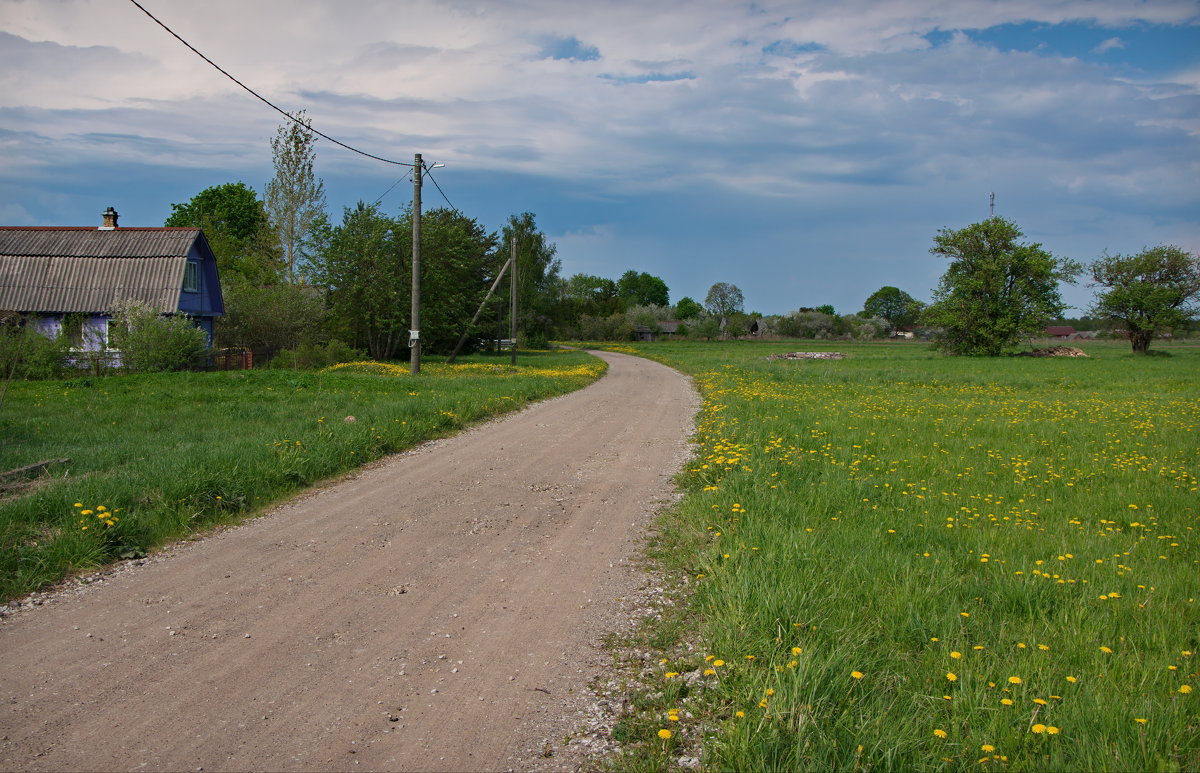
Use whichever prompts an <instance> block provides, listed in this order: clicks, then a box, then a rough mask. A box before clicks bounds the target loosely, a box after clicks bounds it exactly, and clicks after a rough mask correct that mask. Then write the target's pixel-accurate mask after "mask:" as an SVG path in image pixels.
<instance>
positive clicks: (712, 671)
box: [704, 668, 717, 676]
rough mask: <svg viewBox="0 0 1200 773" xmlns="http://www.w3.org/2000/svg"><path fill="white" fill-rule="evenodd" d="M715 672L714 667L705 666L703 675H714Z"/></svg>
mask: <svg viewBox="0 0 1200 773" xmlns="http://www.w3.org/2000/svg"><path fill="white" fill-rule="evenodd" d="M716 673H717V672H716V669H712V668H706V669H704V675H705V676H713V675H714V674H716Z"/></svg>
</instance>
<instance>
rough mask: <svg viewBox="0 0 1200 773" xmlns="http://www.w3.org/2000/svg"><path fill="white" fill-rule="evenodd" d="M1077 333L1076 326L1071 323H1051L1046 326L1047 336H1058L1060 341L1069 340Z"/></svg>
mask: <svg viewBox="0 0 1200 773" xmlns="http://www.w3.org/2000/svg"><path fill="white" fill-rule="evenodd" d="M1073 335H1075V328H1073V327H1071V326H1070V325H1051V326H1050V327H1048V328H1046V337H1047V338H1056V339H1058V340H1059V341H1067V340H1069V339H1070V338H1071V337H1072V336H1073Z"/></svg>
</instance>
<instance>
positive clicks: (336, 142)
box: [129, 0, 413, 166]
mask: <svg viewBox="0 0 1200 773" xmlns="http://www.w3.org/2000/svg"><path fill="white" fill-rule="evenodd" d="M129 2H131V3H133V4H134V5H136V6H137V7H138V9H139V10H140V11H141V12H142V13H144V14H146V15H147V16H149V17H150V18H151V20H153V21H154V23H155V24H157V25H158V26H160V27H162V28H163V29H165V30H166V31H167V32H169V33H171V36H172V37H173V38H175V39H176V40H178V41H179V42H180V43H182V44H184V45H185V46H187V47H188V48H189V49H191V51H192V53H194V54H195V55H196V56H198V57H200V58H201V59H203V60H204V61H206V62H208V63H209V64H211V65H212V66H213V67H214V68H216V70H217V72H219V73H221V74H222V75H224V76H225V77H226V78H228V79H229V80H231V81H233V82H234V83H236V84H237V85H239V86H241V87H242V88H243V89H245V90H246V91H247V92H249V93H250V94H251V95H253V96H254V97H255V98H257V99H258V100H259V101H260V102H262V103H263V104H265V105H267V106H268V107H270V108H271V109H272V110H275V111H276V112H278V113H280V114H281V115H283V116H284V117H285V118H287V119H288V120H289V121H292V122H293V123H296V124H299V125H300V126H303V127H304V128H305V129H307V130H308V131H311V132H312V133H313V134H315V135H317V136H318V137H324V138H325V139H327V140H329V141H330V142H332V143H333V144H334V145H338V146H341V147H343V148H345V149H346V150H349V151H351V152H354V153H357V154H359V155H360V156H366V157H367V158H373V159H375V160H376V161H382V162H383V163H385V164H395V165H396V166H413V164H412V163H408V162H404V161H393V160H391V159H390V158H383V157H382V156H376V155H374V154H372V153H368V152H366V151H365V150H359V149H358V148H355V147H351V146H350V145H347V144H346V143H344V142H342V141H341V140H336V139H334V138H333V137H330V136H329V135H328V134H325V133H324V132H321V131H318V130H317V129H314V128H312V126H310V125H309V124H306V123H304V122H303V121H301V120H300V119H299V118H296V117H295V116H293V115H292V114H291V113H289V112H287V111H286V110H284V109H283V108H281V107H278V106H277V105H275V104H274V103H273V102H271V101H270V100H269V99H267V98H266V97H264V96H262V95H261V94H259V93H258V92H257V91H255V90H254V89H252V88H250V87H249V86H247V85H246V84H244V83H242V82H241V81H240V80H238V79H237V78H235V77H233V76H232V75H230V74H229V73H228V72H226V71H225V70H224V69H223V68H222V67H221V66H220V65H219V64H217V63H216V62H214V61H213V60H211V59H209V58H208V57H207V56H205V55H204V54H202V53H200V52H199V51H197V50H196V47H195V46H193V45H192V44H191V43H189V42H187V41H186V40H184V39H183V38H181V37H179V35H178V34H176V32H175V30H173V29H171V28H170V27H168V26H167V25H166V24H163V23H162V22H161V21H159V20H158V18H157V17H156V16H155V15H154V14H152V13H150V12H149V11H147V10H146V9H145V8H144V7H143V6H142V4H141V3H139V2H138V0H129Z"/></svg>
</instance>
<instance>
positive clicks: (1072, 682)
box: [1067, 676, 1079, 684]
mask: <svg viewBox="0 0 1200 773" xmlns="http://www.w3.org/2000/svg"><path fill="white" fill-rule="evenodd" d="M1067 681H1068V682H1070V683H1071V684H1075V683H1076V682H1078V681H1079V680H1078V679H1076V678H1075V677H1073V676H1068V677H1067Z"/></svg>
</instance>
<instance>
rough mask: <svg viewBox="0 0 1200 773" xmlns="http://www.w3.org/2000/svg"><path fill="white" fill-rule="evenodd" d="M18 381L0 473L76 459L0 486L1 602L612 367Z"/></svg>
mask: <svg viewBox="0 0 1200 773" xmlns="http://www.w3.org/2000/svg"><path fill="white" fill-rule="evenodd" d="M520 359H521V364H520V365H518V366H517V367H515V368H513V367H509V365H508V358H507V357H505V358H504V359H503V360H500V359H499V358H490V359H489V358H487V357H475V358H473V359H468V360H466V361H462V362H461V363H460V364H457V365H453V366H447V365H445V364H442V363H439V362H436V361H428V362H426V363H425V367H423V369H422V373H421V374H420V375H418V376H411V375H409V373H408V366H407V364H401V365H392V364H381V363H362V364H351V365H347V366H335V367H334V368H332V369H329V370H327V371H325V372H320V373H306V372H297V371H277V370H256V371H232V372H225V373H187V372H183V373H166V374H150V375H130V376H108V377H103V378H78V379H74V380H70V381H30V382H13V383H11V384H10V385H9V389H8V394H7V396H6V398H5V401H4V404H3V406H2V407H0V471H3V470H12V469H16V468H19V467H23V466H25V465H29V464H32V463H34V462H38V461H42V460H45V459H58V458H67V459H69V460H70V461H69V462H67V463H66V464H60V465H53V466H51V467H49V468H48V469H47V470H46V473H45V474H44V475H43V476H42V477H40V478H38V479H36V480H34V481H32V484H31V485H29V486H28V487H26V488H21V489H10V490H8V491H0V599H7V598H11V597H13V596H16V595H19V594H22V593H27V592H29V591H31V590H35V589H36V588H38V587H41V586H42V585H44V584H46V583H49V582H54V581H56V580H60V579H62V578H63V577H66V576H68V575H70V574H71V573H73V572H77V571H80V570H86V569H90V568H93V567H97V566H100V565H102V564H104V563H106V562H109V561H112V560H116V559H120V558H130V557H138V556H141V555H144V554H145V553H146V552H147V551H149V550H152V549H153V548H155V547H158V546H160V545H162V544H164V543H166V542H168V541H171V540H176V539H179V538H182V537H185V536H187V535H189V534H192V533H195V532H202V531H204V530H206V529H209V528H211V527H212V526H214V525H217V524H221V523H227V522H230V521H233V520H236V519H238V518H241V517H244V516H245V515H246V514H250V513H254V512H256V511H258V510H260V509H262V508H263V507H265V506H267V505H270V504H271V503H273V502H277V501H279V500H281V499H282V498H284V497H286V496H288V495H290V494H292V493H295V492H296V491H299V490H300V489H302V488H304V487H306V486H309V485H312V484H315V483H318V482H320V481H322V480H324V479H326V478H330V477H332V476H337V475H339V474H342V473H345V472H347V471H350V470H353V469H355V468H357V467H359V466H361V465H363V464H365V463H367V462H370V461H372V460H374V459H378V458H379V457H381V456H384V455H386V454H390V453H394V452H396V451H401V450H403V449H405V448H409V447H411V446H413V445H415V444H417V443H420V442H422V441H425V440H428V439H430V438H435V437H439V436H441V435H445V434H447V433H451V432H454V431H457V430H458V429H460V428H462V427H463V426H466V425H467V424H470V423H472V422H475V421H478V420H481V419H484V418H488V417H491V416H495V415H498V414H501V413H505V412H508V411H512V410H515V409H516V408H519V407H521V406H523V405H526V404H528V403H529V402H531V401H534V400H540V399H543V398H546V397H551V396H554V395H558V394H562V393H564V392H569V391H571V390H573V389H578V388H579V387H581V386H584V385H586V384H588V383H591V382H592V381H594V380H595V379H596V378H598V377H599V376H600V375H601V374H602V373H603V370H604V364H603V363H602V362H600V361H599V360H597V359H596V358H594V357H590V356H588V355H586V354H582V353H578V352H561V353H549V352H546V353H522V355H521V358H520Z"/></svg>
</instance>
